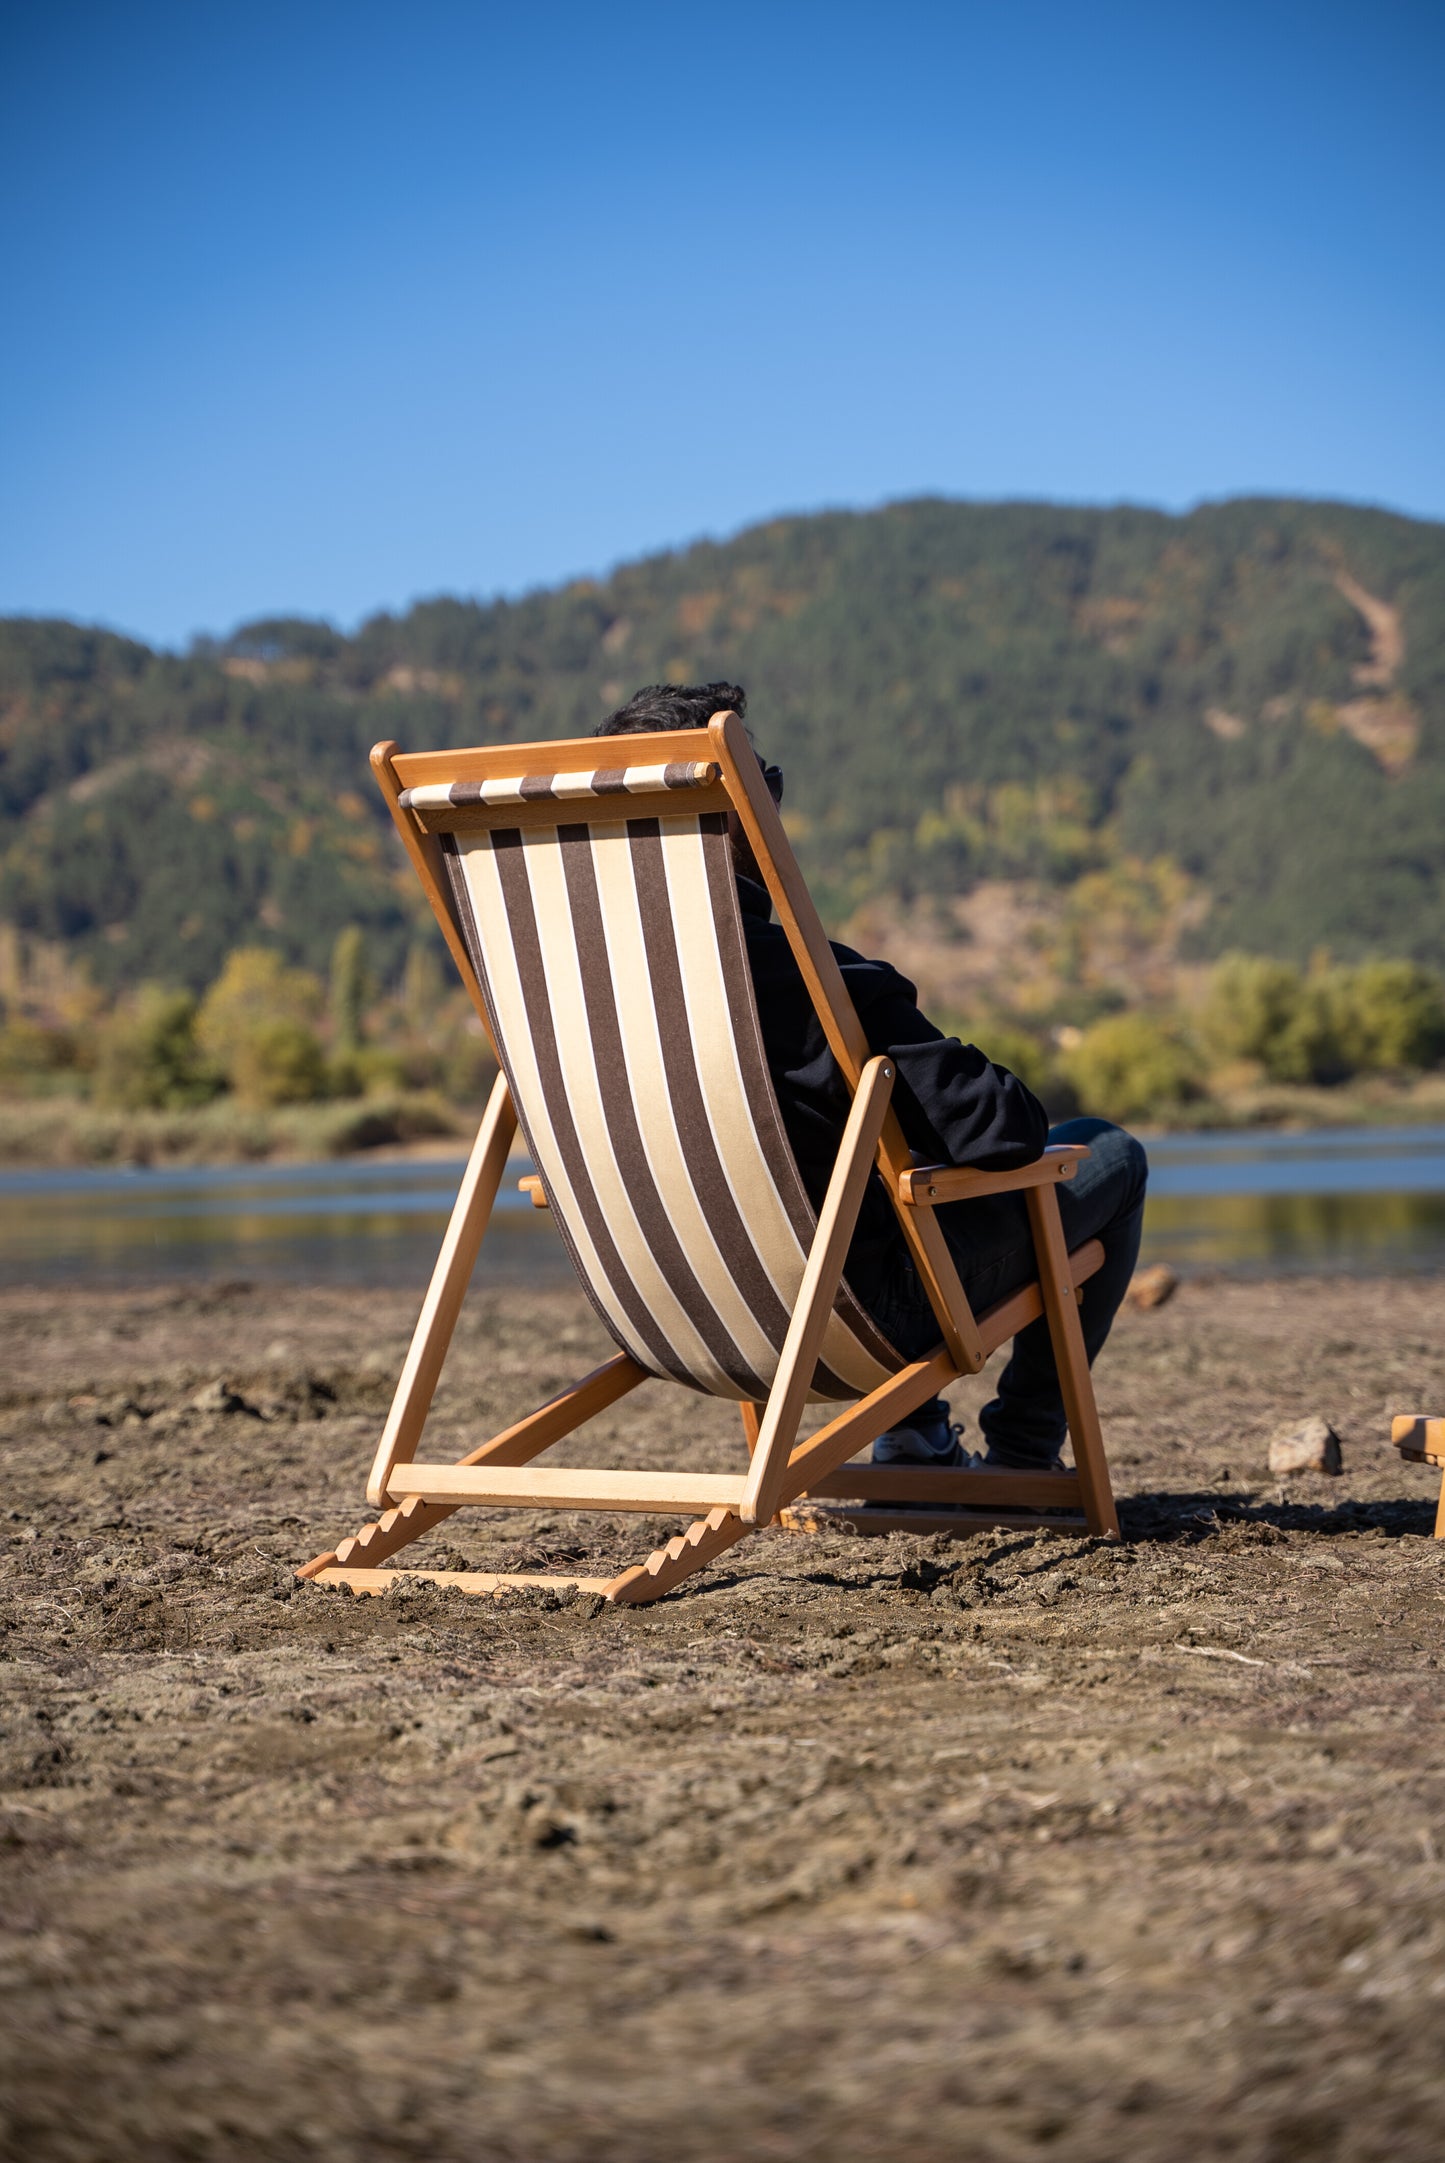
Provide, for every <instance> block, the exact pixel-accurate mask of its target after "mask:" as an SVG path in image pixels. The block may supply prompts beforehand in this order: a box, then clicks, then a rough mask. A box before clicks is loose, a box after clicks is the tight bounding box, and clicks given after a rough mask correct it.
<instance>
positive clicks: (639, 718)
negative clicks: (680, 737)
mask: <svg viewBox="0 0 1445 2163" xmlns="http://www.w3.org/2000/svg"><path fill="white" fill-rule="evenodd" d="M747 710H748V694H747V692H746V691H745V690H744V689H743V687H742V685H741V684H740V683H693V684H685V683H649V684H645V685H644V686H643V688H642V689H641V690H640V691H634V692H633V694H632V696H631V698H630V699H629V700H628V701H627V704H626V705H625V706H619V707H618V709H617V711H616V713H612V714H609V715H608V716H607V719H606V720H605V721H603V722H601V723H600V724H599V725H598V727H597V728H596V729H595V730H594V731H593V733H594V735H597V736H641V735H645V734H648V733H650V732H651V731H652V730H654V729H705V728H706V727H707V725H708V723H709V721H711V719H712V717H713V715H714V714H715V713H735V714H736V715H737V717H738V719H739V720H742V718H743V716H744V715H745V714H746V712H747Z"/></svg>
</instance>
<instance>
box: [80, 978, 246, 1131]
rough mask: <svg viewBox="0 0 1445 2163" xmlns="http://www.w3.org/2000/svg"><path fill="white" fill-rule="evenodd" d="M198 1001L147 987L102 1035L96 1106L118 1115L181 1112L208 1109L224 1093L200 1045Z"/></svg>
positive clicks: (158, 986) (118, 1010) (112, 1019)
mask: <svg viewBox="0 0 1445 2163" xmlns="http://www.w3.org/2000/svg"><path fill="white" fill-rule="evenodd" d="M195 1024H196V1002H195V1000H194V999H193V998H192V997H191V994H190V993H189V992H188V991H168V990H167V989H166V987H165V986H164V985H163V984H142V985H141V986H140V988H139V990H138V991H136V992H135V993H134V995H133V996H132V997H131V998H129V999H127V1000H125V1001H123V1002H122V1003H121V1005H119V1006H118V1007H117V1008H116V1010H115V1012H114V1013H113V1014H112V1015H111V1016H110V1019H109V1020H108V1021H107V1022H106V1023H105V1025H104V1026H103V1028H102V1029H101V1031H100V1036H99V1042H98V1046H97V1056H96V1067H95V1081H94V1085H93V1089H94V1095H95V1099H96V1102H97V1103H99V1104H103V1105H107V1106H109V1107H110V1108H111V1109H113V1110H116V1111H131V1112H134V1111H176V1110H180V1109H182V1108H183V1107H184V1106H186V1105H188V1104H205V1103H207V1102H209V1100H210V1099H211V1098H212V1097H213V1096H215V1095H216V1094H217V1092H218V1091H219V1089H220V1088H221V1076H220V1075H219V1074H218V1073H217V1072H216V1071H215V1069H214V1068H212V1067H209V1066H208V1065H207V1064H206V1062H205V1060H204V1058H203V1057H202V1055H201V1051H200V1047H199V1046H198V1044H197V1042H196V1027H195Z"/></svg>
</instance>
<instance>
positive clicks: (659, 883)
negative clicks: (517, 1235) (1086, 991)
mask: <svg viewBox="0 0 1445 2163" xmlns="http://www.w3.org/2000/svg"><path fill="white" fill-rule="evenodd" d="M672 770H673V769H671V768H669V769H665V771H668V772H670V771H672ZM688 770H689V771H690V773H691V774H692V775H693V776H694V777H695V778H694V779H693V780H690V781H689V782H686V783H682V784H671V785H673V786H684V787H686V786H692V785H696V779H709V778H711V775H712V772H715V769H711V770H709V769H708V768H707V766H706V764H705V762H701V761H699V762H697V764H696V765H695V766H690V767H689V769H688ZM661 771H664V769H658V768H633V769H630V772H632V773H647V774H649V776H650V777H651V778H650V779H649V781H648V782H647V784H646V785H647V787H648V788H649V789H650V790H651V791H652V792H653V793H654V795H655V793H656V791H657V789H658V787H659V786H660V785H662V784H660V782H659V779H658V775H659V773H660V772H661ZM555 778H556V779H557V780H558V781H564V780H565V781H566V782H569V783H571V782H575V781H577V780H579V779H581V778H583V777H580V776H573V775H568V776H558V777H555ZM511 785H512V786H521V784H511ZM461 786H476V785H471V784H453V787H461ZM481 786H484V787H490V788H495V787H497V786H499V784H496V783H488V784H481ZM409 793H411V794H412V795H416V794H418V793H419V792H418V791H412V792H409ZM593 793H595V794H599V795H600V794H616V793H620V792H619V791H615V790H598V791H596V792H593ZM479 800H480V799H479V798H478V797H476V796H475V795H473V796H471V797H470V798H468V799H466V801H468V802H472V803H475V802H477V801H479ZM492 800H495V799H492ZM510 800H523V801H535V800H536V799H535V798H527V799H520V798H517V799H510ZM580 808H582V807H581V806H579V809H580ZM442 847H443V851H444V860H445V862H446V865H447V868H448V874H449V877H450V880H451V886H452V893H453V898H454V901H455V904H456V909H457V916H458V922H459V925H460V928H461V930H462V934H463V937H464V938H465V940H466V944H467V946H468V949H469V951H470V953H471V955H472V958H473V961H474V963H475V965H476V969H477V974H478V977H479V979H480V982H481V984H482V988H483V991H484V993H485V996H486V1000H487V1006H488V1010H489V1014H490V1018H491V1022H492V1027H493V1030H494V1033H495V1036H496V1041H497V1044H498V1047H499V1050H500V1052H501V1056H502V1060H503V1063H504V1066H505V1068H506V1072H507V1078H508V1082H509V1084H510V1086H511V1089H512V1094H513V1097H514V1100H515V1102H516V1106H517V1111H518V1115H519V1118H520V1121H521V1125H522V1129H523V1132H524V1134H525V1136H526V1139H527V1142H528V1145H529V1146H530V1148H531V1151H532V1155H533V1159H534V1161H535V1163H536V1166H537V1169H538V1171H539V1172H540V1174H541V1176H542V1181H543V1185H544V1187H545V1189H546V1193H547V1197H548V1201H549V1203H550V1204H551V1208H552V1211H553V1214H554V1217H555V1219H556V1222H557V1224H558V1227H559V1229H560V1231H561V1233H562V1236H563V1238H564V1240H565V1241H566V1243H567V1245H568V1248H569V1250H570V1252H571V1254H572V1258H573V1260H574V1262H575V1263H576V1266H577V1270H578V1273H579V1275H580V1276H581V1279H582V1282H583V1284H584V1285H585V1287H586V1289H587V1291H588V1293H589V1295H590V1297H591V1299H592V1301H593V1303H594V1305H595V1306H596V1308H597V1310H598V1313H599V1314H600V1315H601V1317H602V1319H603V1320H604V1322H605V1323H606V1325H607V1327H608V1329H609V1330H610V1331H611V1332H612V1335H613V1336H614V1337H615V1339H616V1340H617V1342H618V1343H619V1344H620V1345H621V1346H622V1347H623V1349H624V1350H625V1351H627V1352H629V1353H631V1355H632V1357H633V1358H634V1359H636V1360H638V1361H639V1362H640V1363H641V1364H642V1365H644V1366H645V1367H647V1368H649V1369H650V1370H651V1371H652V1372H653V1373H655V1374H660V1375H668V1376H671V1377H672V1378H673V1379H674V1380H676V1381H679V1382H684V1383H687V1384H689V1385H691V1386H692V1387H694V1388H697V1389H701V1390H705V1391H707V1392H708V1393H709V1394H712V1395H717V1396H723V1397H735V1398H736V1397H740V1398H751V1399H754V1400H760V1399H762V1398H764V1397H765V1396H766V1395H767V1393H768V1390H769V1388H770V1387H771V1384H772V1381H773V1377H774V1374H775V1373H776V1370H777V1364H778V1357H779V1354H780V1352H781V1350H782V1346H783V1341H784V1338H785V1336H786V1333H787V1328H788V1322H789V1318H790V1316H791V1314H792V1311H793V1306H794V1303H795V1301H796V1299H797V1296H798V1291H799V1288H800V1286H801V1283H802V1277H803V1271H804V1267H805V1265H806V1261H807V1254H808V1248H809V1246H810V1244H811V1241H812V1237H813V1232H814V1229H815V1218H814V1213H813V1209H812V1206H811V1204H810V1202H809V1200H808V1197H807V1194H806V1192H805V1190H804V1188H803V1184H802V1180H801V1178H800V1177H799V1174H798V1170H797V1166H796V1164H795V1162H794V1159H793V1155H792V1151H791V1149H790V1147H789V1144H788V1140H787V1135H786V1132H785V1130H784V1128H783V1123H782V1117H781V1114H780V1112H779V1110H778V1104H777V1098H776V1096H775V1094H774V1091H773V1086H772V1079H771V1077H770V1075H769V1073H768V1068H767V1062H766V1059H765V1057H764V1053H763V1044H762V1036H761V1031H760V1029H759V1026H758V1018H757V1007H756V1003H755V1001H754V998H753V990H752V980H751V977H750V975H749V972H748V963H747V950H746V946H745V944H744V939H743V931H742V922H741V917H740V914H739V911H738V903H737V889H736V886H735V883H734V878H733V868H732V855H731V849H730V845H729V842H728V837H727V823H726V818H725V815H724V814H723V813H721V812H710V811H709V812H701V813H698V812H694V813H692V814H690V815H689V814H688V813H687V812H686V811H685V810H684V809H683V807H682V806H681V805H680V806H679V808H678V813H677V815H675V816H673V815H664V816H655V817H643V816H637V817H633V818H627V817H626V816H625V814H620V811H609V812H608V813H606V814H604V813H603V812H602V809H601V806H600V805H597V806H596V807H595V809H594V811H593V815H592V818H591V819H590V820H587V821H585V822H584V821H581V820H579V821H577V822H575V823H574V822H568V821H561V822H559V823H558V824H556V825H553V824H550V823H548V824H546V825H542V826H535V825H534V826H529V827H524V828H518V827H506V826H498V825H492V826H490V827H489V828H488V829H486V830H483V831H466V832H460V831H459V832H455V833H445V834H444V835H443V836H442ZM900 1364H901V1362H900V1360H899V1358H898V1355H897V1354H896V1353H895V1352H894V1350H893V1348H892V1347H891V1346H890V1345H889V1344H888V1343H887V1342H886V1341H885V1340H884V1339H883V1337H882V1336H881V1335H880V1333H879V1332H878V1330H877V1329H876V1328H875V1327H874V1325H873V1324H872V1322H871V1321H870V1320H869V1318H868V1316H867V1315H866V1314H865V1313H864V1311H863V1309H862V1308H861V1307H860V1306H859V1305H858V1303H857V1302H856V1301H855V1300H854V1299H853V1297H852V1295H851V1294H850V1293H849V1292H848V1290H847V1288H846V1286H844V1287H842V1288H841V1289H840V1292H839V1297H838V1299H837V1301H836V1303H835V1308H834V1312H833V1315H832V1317H831V1318H830V1321H829V1324H828V1330H827V1333H826V1336H825V1339H824V1344H823V1350H822V1356H821V1359H820V1361H819V1364H818V1368H817V1371H816V1374H815V1377H814V1387H813V1395H814V1396H815V1397H825V1398H848V1397H855V1396H859V1395H862V1394H864V1393H865V1392H867V1391H868V1390H871V1389H873V1388H874V1387H876V1385H877V1384H878V1383H879V1382H881V1381H882V1380H884V1379H885V1378H886V1376H888V1375H889V1374H892V1373H894V1372H896V1371H897V1369H898V1367H899V1365H900Z"/></svg>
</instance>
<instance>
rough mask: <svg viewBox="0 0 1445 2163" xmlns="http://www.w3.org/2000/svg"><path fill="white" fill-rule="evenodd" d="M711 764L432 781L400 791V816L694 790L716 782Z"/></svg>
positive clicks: (678, 761)
mask: <svg viewBox="0 0 1445 2163" xmlns="http://www.w3.org/2000/svg"><path fill="white" fill-rule="evenodd" d="M720 772H721V768H720V767H719V766H718V764H717V762H716V760H714V759H673V760H670V761H669V762H668V764H667V765H665V766H598V767H595V768H594V769H593V771H592V772H591V773H585V774H511V775H507V776H505V777H503V776H500V775H499V776H498V777H497V778H496V779H495V780H492V781H436V782H432V783H431V784H429V785H423V786H422V787H420V788H415V789H403V790H402V792H401V797H400V799H399V800H400V804H401V808H402V810H403V811H449V810H455V811H462V810H465V809H466V808H467V807H468V806H469V805H472V804H533V803H542V804H545V803H566V802H569V801H570V800H571V799H573V798H574V797H587V796H644V795H651V794H653V793H655V792H656V791H657V790H658V789H699V788H705V787H706V786H707V784H708V783H709V782H710V781H716V779H717V777H718V775H719V773H720Z"/></svg>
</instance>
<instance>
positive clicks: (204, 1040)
mask: <svg viewBox="0 0 1445 2163" xmlns="http://www.w3.org/2000/svg"><path fill="white" fill-rule="evenodd" d="M321 1005H322V992H321V986H320V984H319V982H318V981H317V979H316V978H315V977H314V976H312V975H311V973H310V971H309V970H306V969H288V968H286V967H284V966H283V964H282V961H281V957H280V955H279V954H277V953H275V952H273V950H272V949H271V948H270V947H265V946H246V947H238V948H237V950H236V952H235V953H233V954H232V955H230V957H229V958H228V960H227V962H226V966H225V968H224V969H223V970H222V971H221V974H220V975H219V976H218V977H217V979H216V981H215V983H214V984H213V985H212V986H211V988H210V990H209V991H208V992H207V993H206V996H205V998H204V999H203V1000H202V1001H201V1007H200V1012H199V1013H198V1015H197V1017H196V1040H197V1042H198V1044H199V1045H200V1048H201V1051H202V1053H203V1054H204V1055H205V1057H206V1058H207V1059H209V1060H210V1061H211V1062H212V1064H213V1065H214V1066H216V1067H217V1068H218V1069H219V1070H220V1072H221V1073H222V1074H224V1075H225V1077H226V1080H227V1082H228V1083H229V1085H230V1087H231V1088H232V1089H233V1090H234V1091H235V1093H236V1095H237V1097H238V1098H239V1099H240V1101H241V1102H242V1103H245V1104H294V1103H300V1102H304V1101H305V1100H306V1099H307V1098H308V1097H315V1096H322V1095H324V1094H325V1091H326V1060H325V1055H324V1054H323V1052H322V1049H321V1044H320V1040H319V1039H318V1037H317V1034H316V1027H315V1024H316V1020H317V1017H318V1015H319V1014H320V1011H321Z"/></svg>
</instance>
